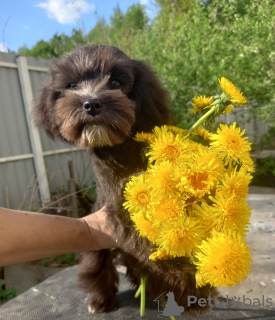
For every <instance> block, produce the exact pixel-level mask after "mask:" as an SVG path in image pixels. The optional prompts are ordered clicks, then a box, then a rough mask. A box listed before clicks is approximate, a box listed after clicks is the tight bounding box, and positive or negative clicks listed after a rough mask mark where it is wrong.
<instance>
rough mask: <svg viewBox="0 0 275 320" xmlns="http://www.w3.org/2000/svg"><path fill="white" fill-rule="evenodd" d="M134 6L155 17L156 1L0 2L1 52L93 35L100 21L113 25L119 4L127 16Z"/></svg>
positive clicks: (50, 0) (18, 0) (2, 0)
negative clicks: (80, 32)
mask: <svg viewBox="0 0 275 320" xmlns="http://www.w3.org/2000/svg"><path fill="white" fill-rule="evenodd" d="M134 3H142V4H144V5H146V7H147V8H148V14H149V16H151V17H152V16H153V15H154V12H155V10H156V9H155V8H154V6H153V0H114V1H111V0H0V8H1V10H0V51H4V52H6V51H7V49H9V50H11V51H15V52H17V50H18V48H20V47H22V46H24V45H26V46H27V47H28V48H32V47H33V46H34V45H35V44H36V43H37V42H38V41H40V40H44V41H48V40H49V39H50V38H52V37H53V35H54V34H55V33H57V34H61V33H65V34H67V35H71V31H72V30H73V29H74V28H76V29H78V28H81V29H83V27H84V28H85V29H86V30H87V31H89V30H90V29H91V28H93V27H94V25H95V24H96V21H97V19H98V18H102V17H104V18H105V19H106V20H107V21H109V18H110V16H111V15H112V13H113V8H114V7H116V6H117V4H118V5H119V7H120V9H121V10H122V12H124V13H125V12H126V11H127V8H128V7H130V6H131V5H132V4H134Z"/></svg>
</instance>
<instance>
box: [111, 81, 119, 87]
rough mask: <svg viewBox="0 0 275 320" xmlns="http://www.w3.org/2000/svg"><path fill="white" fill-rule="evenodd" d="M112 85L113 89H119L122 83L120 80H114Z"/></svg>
mask: <svg viewBox="0 0 275 320" xmlns="http://www.w3.org/2000/svg"><path fill="white" fill-rule="evenodd" d="M111 84H112V87H119V86H120V84H121V83H120V82H119V81H118V80H113V81H112V82H111Z"/></svg>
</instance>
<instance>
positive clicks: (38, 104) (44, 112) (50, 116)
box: [31, 81, 60, 139]
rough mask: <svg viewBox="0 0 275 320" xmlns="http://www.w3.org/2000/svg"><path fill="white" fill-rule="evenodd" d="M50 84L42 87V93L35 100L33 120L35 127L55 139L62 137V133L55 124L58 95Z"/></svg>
mask: <svg viewBox="0 0 275 320" xmlns="http://www.w3.org/2000/svg"><path fill="white" fill-rule="evenodd" d="M49 82H50V81H48V82H47V83H45V84H44V85H43V86H42V88H41V91H40V93H39V94H38V96H37V98H36V99H35V101H34V107H33V110H32V114H31V118H32V121H33V123H34V124H35V126H37V127H38V128H43V129H44V130H45V131H46V133H47V135H48V136H49V137H50V138H52V139H54V138H55V137H60V133H59V130H58V126H57V125H56V122H55V111H54V107H55V103H56V93H55V92H54V90H53V89H52V88H51V85H50V83H49Z"/></svg>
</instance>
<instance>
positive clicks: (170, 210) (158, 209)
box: [152, 197, 185, 222]
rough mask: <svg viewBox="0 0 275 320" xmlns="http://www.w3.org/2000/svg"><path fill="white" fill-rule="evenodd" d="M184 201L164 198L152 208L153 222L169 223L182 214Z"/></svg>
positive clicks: (175, 198) (176, 198)
mask: <svg viewBox="0 0 275 320" xmlns="http://www.w3.org/2000/svg"><path fill="white" fill-rule="evenodd" d="M184 207H185V201H184V200H182V199H180V198H178V197H166V198H163V199H161V200H160V201H159V202H158V203H157V204H155V206H154V210H153V213H152V214H153V220H154V221H157V222H163V221H168V222H169V221H171V220H173V219H176V218H178V217H180V216H182V215H183V214H184Z"/></svg>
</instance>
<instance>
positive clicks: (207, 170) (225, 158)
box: [124, 78, 254, 314]
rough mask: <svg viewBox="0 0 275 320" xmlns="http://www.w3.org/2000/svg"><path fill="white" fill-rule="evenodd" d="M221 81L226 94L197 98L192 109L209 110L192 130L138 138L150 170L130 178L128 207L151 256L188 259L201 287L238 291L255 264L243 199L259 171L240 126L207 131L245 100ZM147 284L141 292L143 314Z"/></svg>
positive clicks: (159, 130)
mask: <svg viewBox="0 0 275 320" xmlns="http://www.w3.org/2000/svg"><path fill="white" fill-rule="evenodd" d="M219 84H220V87H221V89H222V91H223V92H222V94H221V95H217V96H212V97H209V98H207V97H205V96H204V97H202V96H201V97H196V98H194V99H193V103H192V105H193V109H191V110H189V111H191V112H193V113H195V114H196V113H197V112H202V111H204V110H205V109H209V110H207V112H206V113H205V114H204V115H203V116H202V117H201V118H200V119H199V120H198V121H197V122H196V123H195V124H194V125H193V126H192V128H191V129H190V130H189V131H187V130H183V129H180V128H177V127H173V126H162V127H160V128H159V127H155V129H154V131H153V133H138V134H137V135H136V136H135V140H137V141H143V142H145V143H146V148H145V149H144V150H145V151H144V154H145V156H146V157H147V158H148V168H147V170H146V172H144V173H143V174H140V175H139V176H133V177H132V178H131V180H130V181H129V182H128V184H127V186H126V188H125V191H124V196H125V200H126V201H125V203H124V207H125V208H127V209H128V211H129V213H130V217H131V219H132V221H133V222H134V226H135V228H136V229H137V230H138V232H139V234H140V236H142V237H147V238H148V239H149V241H151V242H152V243H153V244H154V245H155V247H156V249H155V251H154V252H152V254H151V256H150V259H152V260H157V259H163V260H166V259H171V258H174V257H182V256H185V257H186V256H187V257H190V261H191V263H193V264H194V265H195V266H196V268H197V272H196V283H197V286H199V287H200V286H203V285H205V284H207V283H209V284H210V285H212V286H235V285H236V284H237V283H240V282H242V281H243V280H244V279H245V277H246V275H247V274H248V273H249V272H250V270H251V262H252V259H251V255H250V250H249V248H248V246H247V245H246V243H245V233H246V232H247V231H248V230H247V226H248V224H249V217H250V208H249V207H248V205H247V204H246V200H247V199H246V196H247V193H248V184H249V183H250V180H251V178H252V176H251V174H250V173H251V172H253V171H254V165H253V161H252V160H251V157H250V155H249V151H250V149H251V147H250V145H251V144H250V143H249V142H248V141H246V139H247V138H245V137H243V135H244V130H243V131H242V132H241V131H240V128H238V127H236V123H234V124H233V125H231V126H227V125H223V124H220V126H219V128H218V129H217V132H216V133H210V132H209V131H207V130H206V129H204V128H203V126H204V125H209V124H210V125H211V124H213V123H214V122H215V116H216V115H221V114H224V113H226V114H229V113H230V112H231V111H232V110H233V108H234V105H235V106H241V105H244V104H245V103H246V102H247V100H246V98H245V97H244V96H243V94H242V93H240V91H238V90H237V88H236V87H235V86H234V85H233V84H232V83H231V82H230V81H229V80H227V79H225V78H221V79H220V80H219ZM145 280H146V279H141V287H140V289H139V291H141V292H143V297H141V301H143V302H142V304H143V306H141V309H144V303H145V302H144V299H145V297H144V295H145ZM141 313H143V314H144V310H143V311H141Z"/></svg>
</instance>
